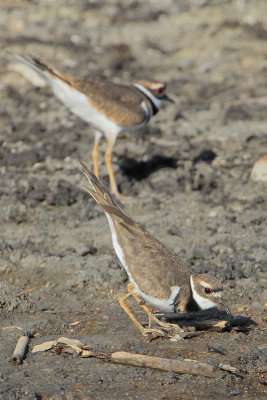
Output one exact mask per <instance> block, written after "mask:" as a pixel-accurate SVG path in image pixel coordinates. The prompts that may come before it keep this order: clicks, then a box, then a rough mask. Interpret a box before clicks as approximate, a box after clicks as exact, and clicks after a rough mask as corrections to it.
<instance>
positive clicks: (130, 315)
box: [120, 284, 164, 336]
mask: <svg viewBox="0 0 267 400" xmlns="http://www.w3.org/2000/svg"><path fill="white" fill-rule="evenodd" d="M132 291H133V286H132V285H131V284H129V285H128V293H127V294H126V295H125V296H122V297H121V298H120V305H121V307H122V308H123V310H124V311H125V312H126V314H128V316H129V317H130V318H131V320H132V321H133V322H134V323H135V325H136V326H137V327H138V329H139V330H140V332H141V333H142V335H143V336H146V335H147V334H148V333H152V332H157V333H160V334H164V332H162V331H160V330H158V329H151V328H148V329H147V328H144V327H143V326H142V325H141V324H140V322H138V321H137V319H136V318H135V316H134V315H133V313H132V312H131V310H130V309H129V307H128V306H127V304H126V300H127V299H128V297H130V296H134V297H135V298H136V297H137V298H138V299H139V300H140V301H141V299H140V298H139V297H138V296H137V295H136V294H135V293H133V292H132ZM142 306H143V305H142ZM144 306H145V305H144ZM145 307H146V306H145ZM146 308H147V307H146Z"/></svg>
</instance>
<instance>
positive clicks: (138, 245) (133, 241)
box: [81, 163, 190, 298]
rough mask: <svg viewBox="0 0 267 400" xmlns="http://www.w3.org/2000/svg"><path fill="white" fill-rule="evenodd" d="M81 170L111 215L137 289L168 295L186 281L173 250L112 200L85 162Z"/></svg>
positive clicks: (92, 191) (100, 202) (152, 293)
mask: <svg viewBox="0 0 267 400" xmlns="http://www.w3.org/2000/svg"><path fill="white" fill-rule="evenodd" d="M81 164H82V167H83V173H84V174H85V176H86V177H87V178H88V180H89V181H90V183H91V185H92V187H93V189H88V188H87V187H84V188H85V189H86V190H87V191H88V192H89V193H90V195H91V196H92V197H93V198H94V199H95V201H96V202H97V204H98V205H99V206H101V207H102V208H103V209H104V210H105V211H106V212H107V213H108V214H109V215H110V216H111V218H112V220H113V223H114V227H115V230H116V235H117V240H118V243H119V245H120V246H121V248H122V249H123V252H124V257H125V261H126V264H127V266H128V268H129V272H130V273H131V274H133V277H134V280H135V282H136V283H137V285H138V286H139V288H140V289H141V290H142V291H143V292H144V293H146V294H149V295H150V296H155V297H159V298H168V297H169V296H170V294H171V290H170V288H171V287H172V286H182V285H183V284H184V283H185V282H188V280H189V277H190V271H189V270H188V268H187V266H186V265H185V263H184V262H183V260H182V259H181V258H180V257H178V256H177V255H176V254H175V253H174V252H173V251H172V250H170V249H169V248H168V247H167V246H165V245H164V244H163V243H161V242H160V241H159V240H157V239H156V238H155V237H154V236H152V235H151V234H150V233H148V232H147V231H146V230H145V229H143V228H142V227H141V226H140V225H138V224H137V223H136V222H135V221H134V220H133V219H132V218H131V217H129V216H128V215H127V214H126V213H125V212H124V211H123V210H122V209H121V208H120V207H119V206H118V205H117V204H116V202H115V201H114V199H113V197H112V196H111V194H110V193H109V191H108V190H107V189H106V187H105V185H104V184H103V183H102V182H101V181H100V180H99V179H98V178H96V176H95V175H94V173H93V172H92V171H91V170H90V169H89V168H88V167H87V166H86V165H85V164H84V163H81Z"/></svg>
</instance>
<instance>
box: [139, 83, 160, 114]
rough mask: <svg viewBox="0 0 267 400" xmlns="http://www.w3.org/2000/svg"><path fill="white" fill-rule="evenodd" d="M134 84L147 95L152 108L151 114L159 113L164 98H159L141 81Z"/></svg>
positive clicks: (146, 98) (146, 97)
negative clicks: (141, 83)
mask: <svg viewBox="0 0 267 400" xmlns="http://www.w3.org/2000/svg"><path fill="white" fill-rule="evenodd" d="M134 86H135V87H136V88H137V89H138V90H139V91H140V92H141V93H142V94H143V95H144V96H145V100H146V103H147V104H148V105H149V106H150V108H151V114H152V115H155V114H157V112H158V111H159V109H160V107H161V105H162V100H160V99H157V97H156V96H154V95H153V94H152V93H151V92H150V91H149V90H148V89H146V88H145V87H144V86H142V85H140V84H139V83H135V84H134Z"/></svg>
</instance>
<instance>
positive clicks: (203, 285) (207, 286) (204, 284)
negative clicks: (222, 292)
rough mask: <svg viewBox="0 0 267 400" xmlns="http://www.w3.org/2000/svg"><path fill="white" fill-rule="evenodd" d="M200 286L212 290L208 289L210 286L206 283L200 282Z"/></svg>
mask: <svg viewBox="0 0 267 400" xmlns="http://www.w3.org/2000/svg"><path fill="white" fill-rule="evenodd" d="M200 285H201V286H202V287H203V288H208V289H210V290H212V289H211V287H210V285H209V284H208V283H206V282H203V281H201V282H200Z"/></svg>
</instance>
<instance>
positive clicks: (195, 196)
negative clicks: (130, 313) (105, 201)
mask: <svg viewBox="0 0 267 400" xmlns="http://www.w3.org/2000/svg"><path fill="white" fill-rule="evenodd" d="M218 4H219V5H218ZM0 7H1V11H0V29H1V35H0V43H1V48H2V50H3V51H2V52H1V61H0V70H1V75H0V95H1V102H0V124H1V125H0V135H1V140H0V145H1V147H0V180H1V186H0V217H1V231H0V250H1V260H0V274H1V283H0V288H1V298H0V307H1V317H0V319H1V330H0V334H1V345H0V346H1V357H0V382H1V384H0V393H1V395H0V396H1V397H0V398H1V399H152V398H153V399H230V398H238V399H263V398H266V397H265V396H266V393H265V395H264V389H265V388H266V386H265V383H264V382H266V381H264V373H265V372H266V335H265V334H266V325H265V326H264V304H265V303H266V298H265V299H264V286H265V287H266V280H264V272H266V254H267V251H266V250H267V244H266V190H267V187H266V183H263V182H254V181H253V180H252V179H250V172H251V169H252V166H253V164H254V162H255V161H256V160H257V159H259V158H260V156H262V155H264V154H265V153H266V138H267V121H266V115H267V94H266V87H267V28H266V27H267V3H266V1H265V0H262V1H252V0H251V1H249V0H248V1H246V0H236V1H231V0H229V1H227V0H225V1H220V2H217V1H209V0H206V1H205V0H204V1H199V0H181V1H174V0H173V1H172V0H168V1H164V2H163V1H152V0H151V1H146V2H141V1H132V0H129V1H123V2H120V1H117V0H111V1H106V2H105V1H102V0H96V1H94V0H92V1H71V0H67V1H66V0H59V1H46V0H35V1H26V0H25V1H24V0H21V1H15V0H14V1H7V0H6V1H5V0H2V1H1V2H0ZM6 49H9V50H11V51H13V52H15V53H19V54H22V55H23V54H33V55H37V56H39V57H41V58H42V59H44V60H45V61H47V62H49V63H51V64H52V65H54V66H56V67H57V68H58V69H61V70H63V71H64V72H66V73H69V74H73V75H75V74H77V76H95V77H104V78H107V79H113V80H115V81H117V82H132V81H135V80H137V79H140V78H143V77H145V78H150V77H153V78H154V79H158V80H162V81H166V82H167V83H168V86H169V93H170V96H171V97H172V98H173V99H174V100H175V104H167V105H166V106H165V107H164V108H163V109H162V110H161V111H160V112H159V114H158V115H157V116H155V117H154V119H153V120H152V121H151V122H150V124H149V126H148V127H147V128H146V129H144V130H143V131H140V132H138V133H134V134H133V133H131V134H128V133H127V134H124V135H122V137H121V138H120V139H119V140H118V141H117V143H116V146H115V151H114V168H115V171H116V176H117V180H118V182H119V186H120V190H121V191H122V193H123V194H125V195H128V196H132V201H130V202H129V203H128V204H127V206H126V210H127V212H128V213H130V215H132V216H133V217H134V218H135V219H136V220H137V221H139V222H141V223H142V224H143V225H144V226H145V227H146V228H147V229H148V230H149V231H150V232H151V233H153V234H155V235H156V236H157V237H158V238H159V239H161V240H162V241H164V242H165V243H166V244H167V245H169V246H170V247H171V248H172V249H174V250H175V251H176V252H178V253H179V254H180V255H181V256H182V257H183V258H184V259H185V260H187V262H188V263H189V264H190V265H192V266H194V268H195V270H196V271H201V272H210V273H212V274H214V275H216V276H218V277H220V278H222V280H223V283H224V287H225V293H226V300H227V303H228V305H229V306H230V307H231V310H232V312H233V313H234V315H241V316H246V317H249V318H251V319H252V320H253V321H254V324H253V325H251V326H250V327H249V328H248V329H235V330H231V331H230V332H223V333H219V332H205V333H204V334H203V335H201V336H199V337H196V338H192V339H188V340H184V341H179V342H175V343H174V342H170V341H168V340H165V339H158V340H154V341H152V342H150V343H146V342H145V341H144V340H143V338H142V337H141V336H140V334H139V332H138V331H137V330H136V328H135V326H134V325H133V324H132V323H131V321H130V320H129V318H128V317H127V315H126V314H125V313H124V312H123V310H122V309H121V308H120V306H119V303H118V298H119V297H120V296H121V295H122V294H124V293H125V292H126V286H127V276H126V273H125V272H124V271H123V270H122V268H121V266H120V264H119V262H118V260H117V258H116V256H115V253H114V251H113V248H112V245H111V239H110V233H109V228H108V224H107V221H106V220H105V217H104V215H103V212H101V210H99V209H98V208H97V207H95V205H94V203H93V201H92V200H91V199H89V198H88V195H87V194H86V193H84V192H83V191H82V190H81V188H80V187H81V184H82V183H85V178H84V177H83V176H82V174H81V168H80V165H79V162H80V161H81V160H83V161H85V162H87V163H88V164H89V165H92V163H91V155H90V154H91V149H92V144H93V135H92V130H91V129H90V128H89V127H88V126H87V125H86V124H85V123H84V122H83V121H81V120H80V119H78V118H76V117H75V116H74V115H71V114H70V113H69V112H68V110H67V109H66V108H64V106H63V105H61V104H60V103H59V101H58V100H57V99H56V98H54V97H53V96H52V95H51V91H50V90H49V88H46V87H42V88H38V87H35V86H33V85H32V84H31V83H29V81H27V80H26V79H25V78H24V77H23V76H21V75H20V74H17V73H16V72H14V66H13V65H12V58H11V57H10V56H9V55H8V54H7V53H6V52H5V50H6ZM104 150H105V143H103V144H101V152H102V154H103V152H104ZM100 172H101V176H102V177H103V178H104V179H105V181H106V182H108V179H107V171H106V167H105V165H104V159H103V157H101V167H100ZM144 268H145V266H144ZM132 306H133V307H135V308H134V309H135V310H136V314H137V315H138V318H140V320H141V321H142V322H143V323H145V322H146V318H145V316H144V315H143V313H142V312H141V311H140V310H139V308H138V307H137V306H136V305H135V304H134V302H133V303H132ZM265 322H266V320H265ZM23 331H31V332H34V333H35V336H34V337H33V338H32V339H31V341H30V345H29V349H28V353H27V355H26V358H25V360H24V361H23V363H22V364H21V365H19V366H17V365H14V364H13V363H12V362H10V357H11V355H12V352H13V350H14V346H15V344H16V341H17V339H18V337H19V336H20V335H21V333H22V332H23ZM59 336H67V337H72V338H79V339H81V340H83V341H84V342H86V343H87V344H88V345H89V346H91V348H92V349H94V350H99V351H101V350H103V351H115V350H126V351H130V352H134V353H141V354H148V355H157V356H161V357H170V358H177V357H179V356H182V357H184V358H192V359H196V360H201V361H203V360H208V361H209V362H215V363H216V362H217V363H219V362H224V363H226V364H227V363H228V364H231V365H232V366H234V367H236V368H237V370H238V374H237V375H233V374H232V375H231V374H229V373H226V374H225V375H224V376H223V377H222V378H219V379H211V378H203V377H193V376H189V375H176V374H173V373H165V372H159V371H153V370H146V369H138V368H133V367H126V366H120V365H113V364H110V363H105V362H104V361H102V360H96V359H81V358H79V357H75V356H74V355H66V354H56V353H55V352H54V353H53V352H52V353H51V352H47V353H39V354H32V353H31V350H32V347H33V345H36V344H38V343H42V342H44V341H46V340H51V339H54V338H58V337H59Z"/></svg>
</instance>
